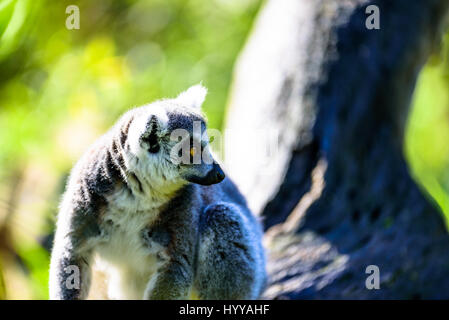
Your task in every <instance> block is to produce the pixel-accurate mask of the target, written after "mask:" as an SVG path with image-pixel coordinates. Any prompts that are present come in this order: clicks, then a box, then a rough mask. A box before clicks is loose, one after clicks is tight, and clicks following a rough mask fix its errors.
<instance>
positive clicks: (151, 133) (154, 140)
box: [144, 115, 160, 153]
mask: <svg viewBox="0 0 449 320" xmlns="http://www.w3.org/2000/svg"><path fill="white" fill-rule="evenodd" d="M158 129H159V123H158V121H157V117H156V116H155V115H153V116H151V119H150V121H149V122H148V130H147V132H148V135H147V136H146V137H145V139H144V140H145V142H147V144H148V151H149V152H151V153H157V152H159V149H160V146H159V139H158V136H157V132H158Z"/></svg>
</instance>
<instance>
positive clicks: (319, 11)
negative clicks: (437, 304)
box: [226, 0, 449, 299]
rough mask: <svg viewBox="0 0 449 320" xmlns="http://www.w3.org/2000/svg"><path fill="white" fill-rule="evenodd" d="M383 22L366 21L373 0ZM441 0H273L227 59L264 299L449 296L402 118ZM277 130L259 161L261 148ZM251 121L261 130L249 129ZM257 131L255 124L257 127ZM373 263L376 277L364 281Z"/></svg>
mask: <svg viewBox="0 0 449 320" xmlns="http://www.w3.org/2000/svg"><path fill="white" fill-rule="evenodd" d="M370 4H374V5H377V6H378V7H379V9H380V30H368V29H367V28H366V26H365V21H366V19H367V17H368V16H369V14H367V13H365V9H366V7H367V6H368V5H370ZM448 7H449V1H447V0H416V1H407V0H394V1H391V0H379V1H366V0H313V1H310V0H269V1H268V2H267V3H266V5H265V6H264V8H263V10H262V12H261V14H260V16H259V18H258V19H257V22H256V25H255V30H254V31H253V34H252V35H251V37H250V39H249V42H248V44H247V46H246V48H245V50H244V51H243V53H242V55H241V57H240V59H239V61H238V64H237V68H236V75H235V80H234V84H233V89H232V95H231V101H230V106H229V109H228V116H227V129H228V132H232V131H233V130H234V131H239V130H240V131H241V130H242V128H245V132H247V133H248V134H242V135H238V136H235V138H233V139H232V140H231V141H229V143H228V145H229V147H230V149H233V150H245V155H251V156H248V157H247V158H243V157H241V153H237V154H235V153H231V152H229V154H228V153H227V154H226V155H227V161H226V164H227V167H228V170H229V171H230V173H231V176H232V177H233V178H234V180H236V182H237V184H238V185H239V187H240V188H241V190H242V191H243V193H244V194H245V195H246V196H247V198H248V201H249V205H250V207H251V208H252V209H253V210H254V211H255V212H256V213H258V214H260V215H261V216H262V217H263V218H264V226H265V229H266V234H265V245H266V248H267V251H268V256H269V259H268V272H269V277H270V279H269V285H268V288H267V290H266V292H265V297H266V298H269V299H279V298H288V299H369V298H375V299H392V298H394V299H409V298H424V299H425V298H449V252H448V249H449V236H448V233H447V231H446V228H445V225H444V222H443V218H442V216H441V213H439V211H438V210H437V209H436V208H435V206H433V205H431V204H430V203H429V201H428V200H427V199H426V198H425V197H424V196H423V195H422V193H421V192H420V190H419V189H418V187H417V186H416V184H415V182H414V181H413V180H412V178H411V177H410V174H409V172H408V168H407V164H406V162H405V159H404V155H403V142H404V129H405V123H406V119H407V115H408V110H409V105H410V100H411V96H412V93H413V89H414V86H415V81H416V77H417V74H418V72H419V71H420V68H421V67H422V65H423V64H424V62H425V61H426V59H427V57H428V55H429V54H430V53H431V51H432V50H434V49H435V48H436V47H437V45H438V43H439V40H440V39H441V31H442V29H443V27H444V25H443V24H444V21H445V18H446V13H447V11H448ZM276 132H278V136H277V138H278V149H277V151H276V152H275V153H274V154H270V160H269V163H268V165H267V163H264V162H263V161H260V159H259V158H258V156H256V155H259V154H258V153H257V150H256V147H257V146H258V142H260V141H262V142H264V141H266V139H268V138H269V137H268V136H267V133H268V135H272V134H275V133H276ZM251 133H257V134H255V135H254V134H251ZM255 136H256V137H255ZM369 265H376V266H378V267H379V270H380V289H378V290H377V289H372V290H368V289H367V287H366V286H365V281H366V279H367V277H368V276H369V275H370V274H367V273H366V268H367V266H369Z"/></svg>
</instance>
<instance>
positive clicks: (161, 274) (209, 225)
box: [49, 85, 266, 299]
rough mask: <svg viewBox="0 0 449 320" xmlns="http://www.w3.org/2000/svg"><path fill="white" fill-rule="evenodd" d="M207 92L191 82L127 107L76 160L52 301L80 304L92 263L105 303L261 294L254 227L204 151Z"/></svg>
mask: <svg viewBox="0 0 449 320" xmlns="http://www.w3.org/2000/svg"><path fill="white" fill-rule="evenodd" d="M206 94H207V90H206V88H204V87H203V86H202V85H195V86H193V87H190V88H189V89H188V90H186V91H185V92H183V93H181V94H180V95H179V96H177V97H176V98H172V99H164V100H159V101H156V102H153V103H151V104H148V105H144V106H142V107H139V108H135V109H131V110H130V111H128V112H126V113H125V114H124V115H123V116H122V117H121V118H120V119H119V120H118V122H117V123H116V124H115V125H114V126H113V127H112V128H111V129H110V130H109V131H108V132H107V133H106V134H104V135H103V136H102V137H101V138H100V139H99V140H97V142H95V143H94V144H93V145H92V146H91V148H90V149H89V150H88V151H87V152H86V153H85V154H84V155H83V156H82V158H81V159H80V160H79V161H78V162H77V164H76V165H75V166H74V168H73V169H72V171H71V174H70V177H69V179H68V183H67V186H66V190H65V193H64V195H63V198H62V201H61V204H60V210H59V214H58V218H57V225H56V233H55V239H54V245H53V249H52V255H51V263H50V281H49V282H50V283H49V287H50V298H51V299H85V298H86V297H87V295H88V294H89V291H90V286H91V285H90V284H91V275H92V266H93V265H95V266H96V268H101V269H102V270H103V271H104V272H105V274H106V275H107V280H106V282H107V298H109V299H187V298H189V297H191V295H192V294H193V295H194V296H195V297H198V298H200V299H257V298H258V297H259V296H260V294H261V291H262V290H263V288H264V284H265V278H266V275H265V256H264V250H263V247H262V243H261V237H262V231H261V227H260V224H259V221H258V219H257V218H256V217H255V216H253V214H252V213H251V212H250V210H249V209H248V207H247V204H246V201H245V199H244V197H243V196H242V195H241V194H240V192H239V191H238V189H237V187H236V186H235V185H234V183H233V182H232V181H231V180H230V179H229V178H228V177H225V174H224V172H223V170H222V169H221V167H220V165H219V164H218V163H217V161H216V160H215V159H214V157H213V154H212V152H211V150H210V146H209V142H210V141H209V138H208V136H207V132H206V120H205V117H204V116H203V114H202V112H201V105H202V104H203V102H204V99H205V96H206ZM195 124H198V125H197V129H198V128H199V129H200V130H195ZM180 133H187V135H185V134H184V136H183V135H182V134H180ZM176 148H178V150H176ZM185 150H187V151H185ZM186 154H187V156H186ZM199 155H201V157H200V159H199V161H198V159H197V158H198V156H199ZM177 157H178V158H177ZM186 158H187V159H188V160H187V161H179V159H183V160H185V159H186ZM195 159H196V160H197V161H195ZM192 160H193V161H192ZM74 268H75V269H74ZM73 270H78V271H79V274H74V273H73V274H72V271H73ZM73 275H78V276H79V279H78V285H76V282H74V283H75V285H73V284H74V283H72V284H70V283H71V281H74V279H73ZM70 277H71V278H70ZM69 278H70V279H69Z"/></svg>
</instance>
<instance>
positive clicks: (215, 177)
mask: <svg viewBox="0 0 449 320" xmlns="http://www.w3.org/2000/svg"><path fill="white" fill-rule="evenodd" d="M224 178H225V174H224V172H223V170H222V169H221V167H220V166H219V165H218V164H217V163H214V164H213V167H212V169H211V170H210V171H209V172H208V173H207V174H206V175H205V176H204V177H199V176H191V177H189V178H188V179H187V180H188V181H190V182H193V183H198V184H201V185H203V186H209V185H211V184H215V183H219V182H221V181H223V179H224Z"/></svg>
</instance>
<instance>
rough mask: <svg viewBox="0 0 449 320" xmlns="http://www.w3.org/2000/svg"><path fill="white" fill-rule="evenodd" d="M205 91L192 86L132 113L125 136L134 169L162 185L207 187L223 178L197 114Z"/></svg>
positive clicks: (199, 113)
mask: <svg viewBox="0 0 449 320" xmlns="http://www.w3.org/2000/svg"><path fill="white" fill-rule="evenodd" d="M206 92H207V91H206V89H205V88H204V87H202V86H201V85H197V86H193V87H191V88H189V89H188V90H187V91H185V92H183V93H181V94H180V95H179V96H178V97H177V98H175V99H169V100H162V101H157V102H155V103H153V104H150V105H148V106H144V107H142V108H139V109H137V110H136V114H135V116H134V120H133V122H132V124H131V127H130V129H129V134H128V139H129V143H130V152H131V154H132V156H133V157H135V159H136V161H134V163H135V168H134V170H136V171H138V173H139V174H142V175H145V176H147V177H149V178H151V179H152V180H153V181H154V180H159V181H160V182H162V183H182V182H186V181H187V182H193V183H198V184H201V185H211V184H214V183H219V182H221V181H222V180H223V179H224V177H225V175H224V173H223V171H222V169H221V168H220V166H219V165H218V163H217V162H216V161H215V160H214V158H213V156H212V154H211V151H210V147H209V137H208V135H207V133H206V122H205V119H204V117H203V116H202V114H201V104H202V103H203V101H204V98H205V96H206Z"/></svg>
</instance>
